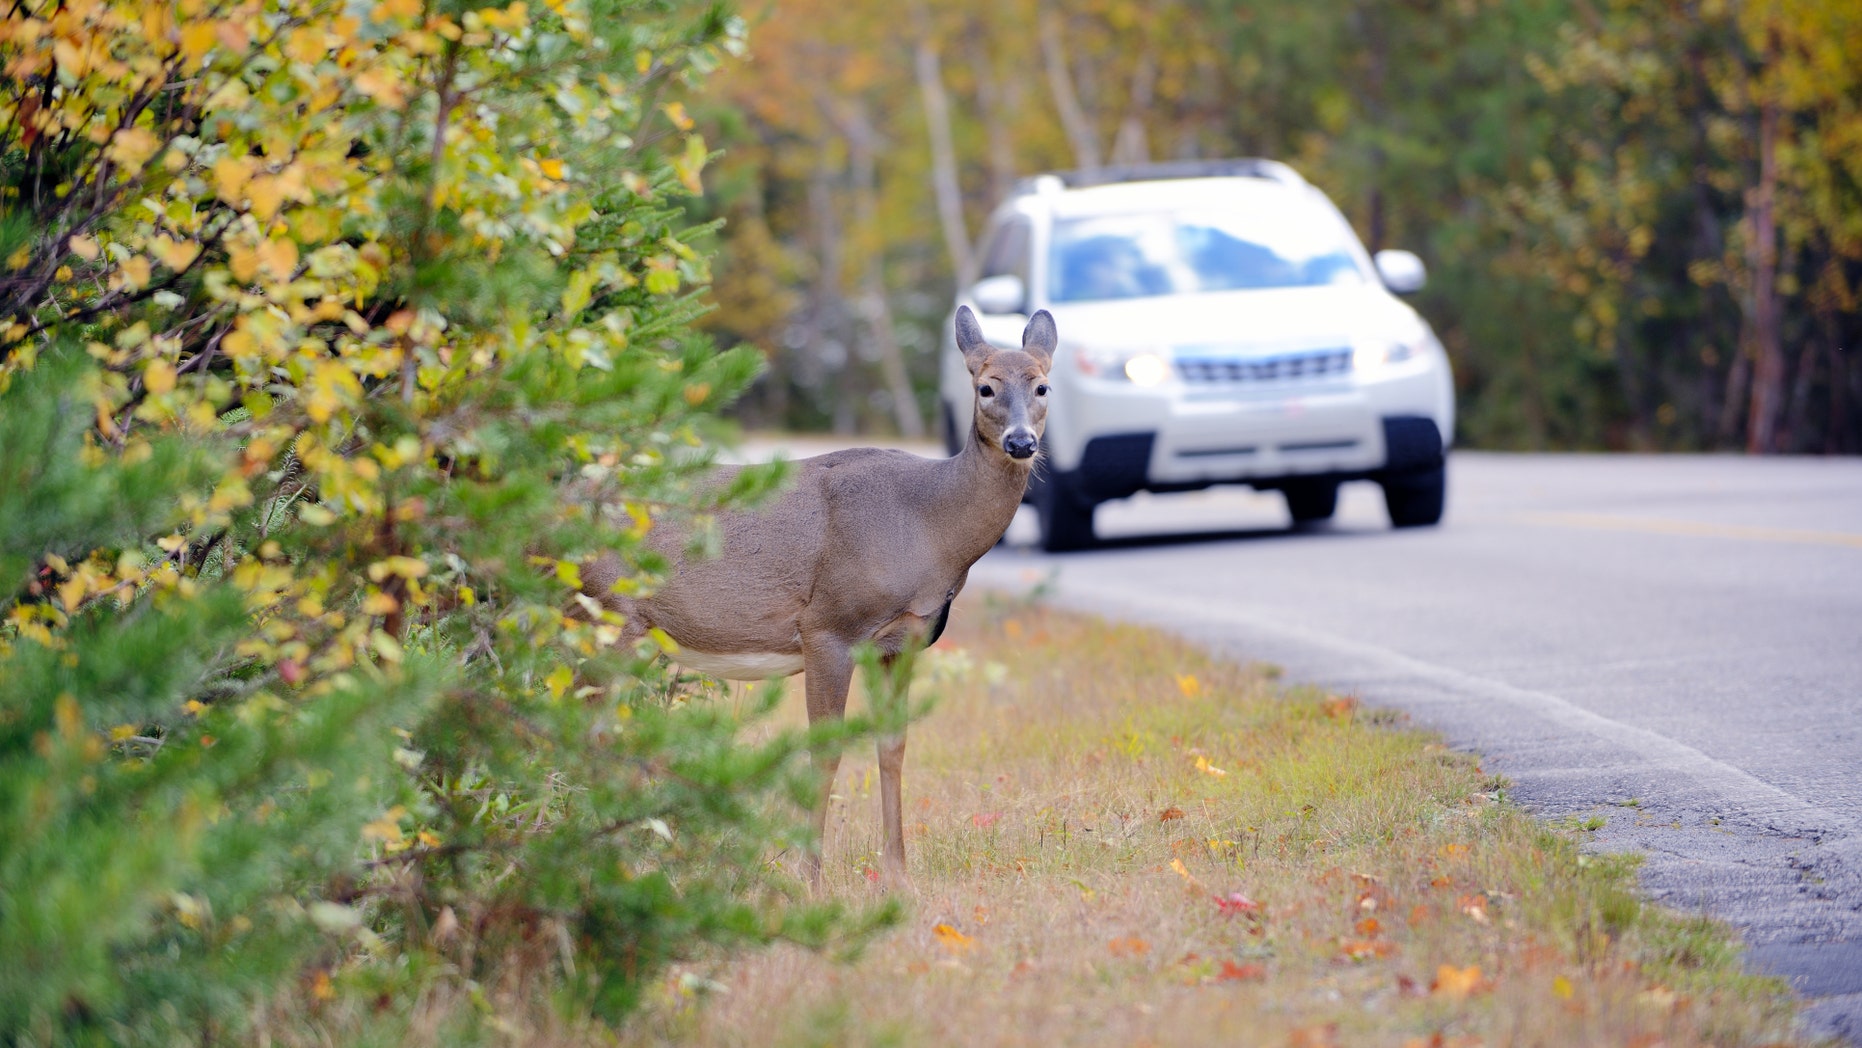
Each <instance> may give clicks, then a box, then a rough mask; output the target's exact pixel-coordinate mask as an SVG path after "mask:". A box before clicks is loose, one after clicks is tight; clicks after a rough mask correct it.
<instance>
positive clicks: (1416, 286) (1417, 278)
mask: <svg viewBox="0 0 1862 1048" xmlns="http://www.w3.org/2000/svg"><path fill="white" fill-rule="evenodd" d="M1374 261H1375V262H1376V263H1377V275H1378V276H1379V277H1382V278H1383V281H1384V286H1385V287H1387V288H1389V289H1390V290H1391V291H1393V292H1395V293H1397V294H1399V295H1412V294H1415V293H1416V292H1418V291H1421V290H1422V286H1423V285H1424V284H1426V283H1428V282H1429V271H1428V269H1426V268H1425V267H1424V266H1423V264H1422V259H1420V258H1417V257H1416V255H1415V253H1414V252H1410V251H1379V252H1378V253H1377V257H1376V259H1374Z"/></svg>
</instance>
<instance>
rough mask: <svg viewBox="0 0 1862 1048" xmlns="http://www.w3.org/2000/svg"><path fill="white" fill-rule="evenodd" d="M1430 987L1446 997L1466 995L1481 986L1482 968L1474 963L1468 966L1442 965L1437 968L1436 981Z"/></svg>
mask: <svg viewBox="0 0 1862 1048" xmlns="http://www.w3.org/2000/svg"><path fill="white" fill-rule="evenodd" d="M1429 988H1430V989H1431V990H1434V991H1435V992H1436V993H1439V994H1441V995H1443V996H1444V997H1466V996H1468V995H1469V994H1471V993H1473V992H1475V991H1476V990H1479V989H1480V988H1481V970H1480V968H1479V967H1478V966H1477V965H1472V964H1470V965H1468V966H1467V967H1466V968H1457V967H1455V966H1454V965H1452V964H1444V965H1441V966H1440V967H1438V968H1436V969H1435V982H1434V984H1432V985H1431V986H1430V987H1429Z"/></svg>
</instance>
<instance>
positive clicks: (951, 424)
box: [938, 397, 966, 455]
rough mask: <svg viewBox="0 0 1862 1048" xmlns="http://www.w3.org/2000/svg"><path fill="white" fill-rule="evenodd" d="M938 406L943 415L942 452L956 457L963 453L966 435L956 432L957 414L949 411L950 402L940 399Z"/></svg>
mask: <svg viewBox="0 0 1862 1048" xmlns="http://www.w3.org/2000/svg"><path fill="white" fill-rule="evenodd" d="M938 406H939V407H940V408H941V409H942V411H943V415H944V450H945V451H946V452H949V453H950V454H951V455H957V454H959V453H960V452H962V451H963V440H964V437H965V436H966V434H962V433H958V432H957V413H956V412H954V411H952V410H951V409H950V401H948V400H945V399H943V398H942V397H940V398H938Z"/></svg>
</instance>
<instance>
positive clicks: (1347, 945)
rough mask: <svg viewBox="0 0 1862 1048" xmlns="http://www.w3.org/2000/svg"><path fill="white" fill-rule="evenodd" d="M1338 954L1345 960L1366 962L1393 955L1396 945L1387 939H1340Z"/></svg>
mask: <svg viewBox="0 0 1862 1048" xmlns="http://www.w3.org/2000/svg"><path fill="white" fill-rule="evenodd" d="M1338 952H1339V953H1341V954H1344V956H1345V958H1346V959H1347V960H1353V961H1368V960H1371V959H1373V958H1377V957H1388V956H1390V955H1391V954H1392V953H1395V952H1396V943H1393V942H1391V941H1390V940H1389V939H1340V940H1339V942H1338Z"/></svg>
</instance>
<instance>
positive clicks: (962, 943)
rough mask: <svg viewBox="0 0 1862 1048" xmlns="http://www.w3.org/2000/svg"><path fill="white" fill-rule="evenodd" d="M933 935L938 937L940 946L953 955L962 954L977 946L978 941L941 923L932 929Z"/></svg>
mask: <svg viewBox="0 0 1862 1048" xmlns="http://www.w3.org/2000/svg"><path fill="white" fill-rule="evenodd" d="M931 934H932V935H935V936H937V944H938V945H939V946H942V947H944V948H945V949H946V950H949V951H950V952H952V953H962V952H964V951H965V950H968V949H970V948H971V947H973V946H975V945H976V940H975V939H974V938H972V937H971V936H968V935H965V934H963V933H962V932H960V931H958V930H957V929H955V928H952V927H951V926H950V925H948V924H944V923H942V922H939V923H938V925H937V926H936V927H934V928H932V929H931Z"/></svg>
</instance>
